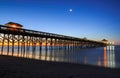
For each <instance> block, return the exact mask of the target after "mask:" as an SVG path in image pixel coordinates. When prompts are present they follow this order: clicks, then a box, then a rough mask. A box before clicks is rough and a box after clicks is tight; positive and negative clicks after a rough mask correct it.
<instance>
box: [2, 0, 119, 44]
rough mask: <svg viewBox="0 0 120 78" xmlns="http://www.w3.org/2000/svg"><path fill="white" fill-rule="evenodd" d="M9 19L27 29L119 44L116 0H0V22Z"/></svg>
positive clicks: (117, 3) (117, 5) (117, 0)
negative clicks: (106, 40) (104, 39)
mask: <svg viewBox="0 0 120 78" xmlns="http://www.w3.org/2000/svg"><path fill="white" fill-rule="evenodd" d="M69 9H72V10H73V11H72V12H70V11H69ZM9 21H12V22H17V23H20V24H22V25H24V28H27V29H33V30H38V31H46V32H51V33H58V34H63V35H69V36H75V37H80V38H83V37H87V38H88V39H92V40H102V39H103V38H106V39H108V40H109V41H115V42H116V43H117V44H120V36H119V33H120V0H0V24H5V23H6V22H9Z"/></svg>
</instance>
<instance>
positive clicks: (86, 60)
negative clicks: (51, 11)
mask: <svg viewBox="0 0 120 78" xmlns="http://www.w3.org/2000/svg"><path fill="white" fill-rule="evenodd" d="M11 48H12V46H10V47H9V53H8V52H7V46H4V49H3V55H9V56H12V49H11ZM0 51H1V47H0ZM13 56H17V57H23V58H30V59H36V60H46V61H56V62H67V63H78V64H86V65H95V66H103V67H109V68H120V46H106V47H99V48H76V49H60V48H57V47H54V49H51V48H50V46H49V47H48V49H47V50H46V49H45V47H42V50H41V51H39V46H37V47H35V48H34V51H33V50H32V47H29V49H28V48H27V47H25V51H23V48H22V47H20V51H19V53H18V47H17V46H15V47H14V53H13Z"/></svg>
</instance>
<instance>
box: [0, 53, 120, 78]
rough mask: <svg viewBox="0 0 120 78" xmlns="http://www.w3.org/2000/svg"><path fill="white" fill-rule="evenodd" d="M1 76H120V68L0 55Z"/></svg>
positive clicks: (118, 77) (42, 77) (69, 77)
mask: <svg viewBox="0 0 120 78" xmlns="http://www.w3.org/2000/svg"><path fill="white" fill-rule="evenodd" d="M0 78H120V69H112V68H104V67H97V66H91V65H81V64H70V63H58V62H45V61H40V60H34V59H26V58H18V57H11V56H2V55H0Z"/></svg>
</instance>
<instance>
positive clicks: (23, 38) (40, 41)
mask: <svg viewBox="0 0 120 78" xmlns="http://www.w3.org/2000/svg"><path fill="white" fill-rule="evenodd" d="M18 25H19V27H16V26H15V25H14V24H11V23H8V24H6V26H4V25H0V46H1V50H0V51H1V54H4V52H5V51H4V47H7V49H6V52H7V55H9V53H10V49H11V55H14V52H15V51H17V55H18V56H19V55H20V54H21V55H22V56H24V55H25V54H26V56H27V55H28V54H29V50H30V49H31V50H32V57H33V58H34V55H35V52H36V49H38V48H36V47H39V55H41V51H42V48H43V47H45V51H46V53H47V50H48V49H51V50H52V49H78V48H91V47H102V46H106V43H103V42H101V41H93V40H88V39H81V38H76V37H71V36H65V35H60V34H54V33H47V32H41V31H35V30H29V29H23V28H22V26H20V24H18ZM16 47H17V48H16ZM40 58H41V57H40Z"/></svg>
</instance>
